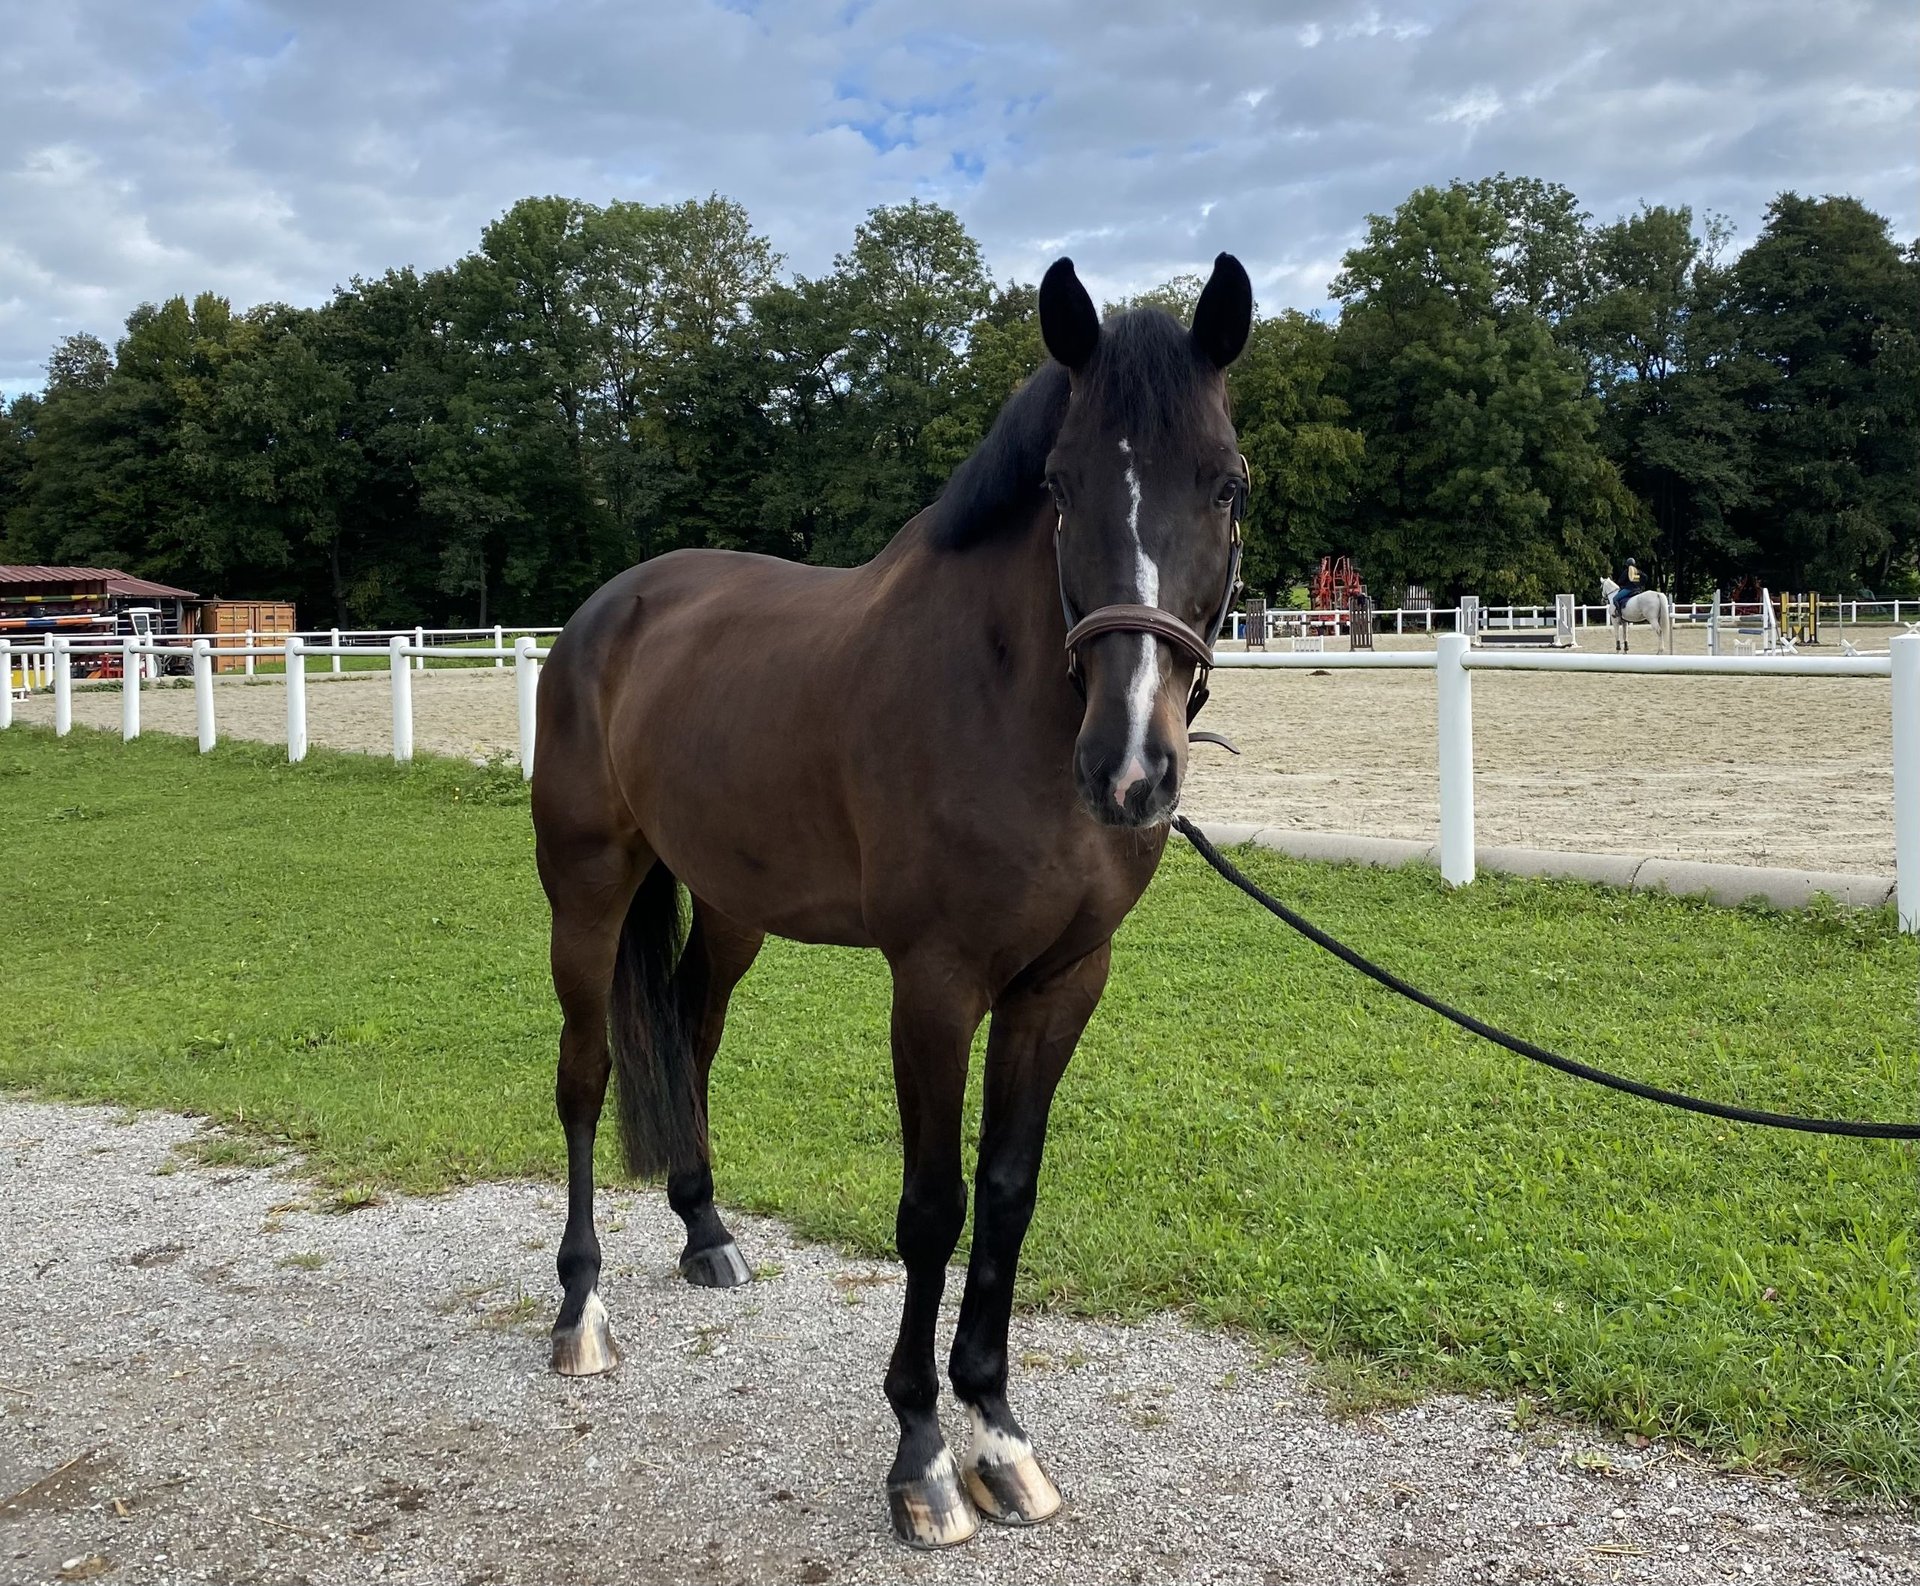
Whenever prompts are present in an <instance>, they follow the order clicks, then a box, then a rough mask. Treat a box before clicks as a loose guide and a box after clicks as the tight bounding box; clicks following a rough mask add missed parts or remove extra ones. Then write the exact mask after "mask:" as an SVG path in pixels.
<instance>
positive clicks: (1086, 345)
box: [1040, 259, 1100, 370]
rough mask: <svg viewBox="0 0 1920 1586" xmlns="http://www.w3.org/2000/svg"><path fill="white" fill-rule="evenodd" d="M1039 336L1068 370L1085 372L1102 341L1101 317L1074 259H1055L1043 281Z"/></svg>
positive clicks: (1042, 278) (1041, 280)
mask: <svg viewBox="0 0 1920 1586" xmlns="http://www.w3.org/2000/svg"><path fill="white" fill-rule="evenodd" d="M1040 336H1041V339H1042V340H1043V341H1045V342H1046V344H1047V351H1048V352H1050V353H1052V354H1053V356H1054V357H1055V358H1056V359H1057V360H1059V362H1061V363H1063V364H1065V365H1066V366H1067V367H1068V368H1069V369H1076V370H1078V369H1084V368H1086V366H1087V360H1088V359H1089V358H1091V357H1092V356H1093V349H1094V347H1095V345H1096V344H1097V343H1098V342H1099V340H1100V315H1099V314H1098V312H1097V311H1096V310H1095V309H1094V306H1093V299H1092V298H1090V297H1088V296H1087V289H1086V288H1085V287H1084V286H1082V285H1081V284H1080V277H1079V276H1077V275H1075V274H1074V273H1073V260H1071V259H1055V260H1054V261H1053V263H1052V264H1051V265H1049V266H1048V267H1047V273H1046V274H1045V275H1044V276H1042V277H1041V279H1040Z"/></svg>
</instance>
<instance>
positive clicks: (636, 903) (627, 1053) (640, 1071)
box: [608, 863, 706, 1178]
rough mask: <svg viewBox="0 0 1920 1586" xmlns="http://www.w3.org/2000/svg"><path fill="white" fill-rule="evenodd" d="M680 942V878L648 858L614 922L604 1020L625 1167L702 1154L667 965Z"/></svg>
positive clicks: (647, 1172) (679, 986)
mask: <svg viewBox="0 0 1920 1586" xmlns="http://www.w3.org/2000/svg"><path fill="white" fill-rule="evenodd" d="M685 946H686V931H685V929H684V928H683V926H682V924H681V920H680V884H679V882H678V881H677V880H675V879H674V875H673V872H672V871H671V870H669V869H668V868H667V867H666V866H665V865H664V864H659V863H655V865H654V867H653V868H652V869H651V870H649V871H648V872H647V875H646V879H645V880H643V881H642V882H641V883H640V889H639V891H637V892H636V893H634V895H633V902H632V903H631V904H630V905H629V906H628V908H627V919H626V923H625V924H624V925H622V926H621V928H620V948H619V952H618V954H617V956H616V957H615V959H614V966H613V998H612V1017H611V1018H610V1019H609V1021H608V1024H609V1032H608V1033H609V1040H610V1045H611V1046H612V1048H613V1069H614V1073H615V1075H616V1076H617V1077H618V1080H619V1084H618V1086H617V1090H618V1097H617V1101H618V1107H619V1117H620V1143H621V1145H622V1147H623V1148H624V1150H625V1152H626V1159H627V1171H628V1172H629V1173H632V1174H634V1175H635V1176H637V1177H642V1178H651V1177H657V1176H659V1175H661V1174H664V1173H668V1172H671V1171H673V1170H675V1169H677V1168H688V1167H692V1166H694V1165H695V1164H697V1163H699V1162H700V1161H702V1160H704V1158H705V1155H706V1143H705V1138H704V1136H705V1129H704V1128H703V1126H702V1120H701V1117H700V1110H701V1109H700V1102H699V1099H698V1097H697V1095H696V1085H697V1076H696V1074H695V1071H694V1070H695V1060H694V1052H693V1020H692V1019H691V1018H690V1017H689V1011H690V1010H689V1008H688V1006H687V996H686V989H687V988H686V986H685V984H684V983H683V977H680V976H677V975H675V973H674V970H675V967H676V965H677V964H678V962H679V959H680V957H681V953H682V950H683V949H684V948H685Z"/></svg>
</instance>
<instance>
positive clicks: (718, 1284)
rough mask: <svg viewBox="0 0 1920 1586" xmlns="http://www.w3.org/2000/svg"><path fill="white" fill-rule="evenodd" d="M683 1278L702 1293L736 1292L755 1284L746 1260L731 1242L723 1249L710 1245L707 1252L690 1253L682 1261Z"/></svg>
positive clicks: (694, 1251) (682, 1257) (681, 1273)
mask: <svg viewBox="0 0 1920 1586" xmlns="http://www.w3.org/2000/svg"><path fill="white" fill-rule="evenodd" d="M680 1276H681V1277H683V1278H685V1279H686V1280H687V1281H688V1282H689V1283H691V1284H694V1285H695V1286H696V1287H699V1288H703V1289H737V1288H739V1287H740V1285H741V1284H743V1283H751V1282H752V1281H753V1274H752V1273H751V1272H749V1271H748V1270H747V1263H746V1258H745V1257H744V1256H742V1255H741V1254H740V1247H739V1246H738V1245H736V1244H735V1243H734V1242H733V1241H732V1240H731V1239H729V1240H728V1241H727V1242H726V1243H725V1244H723V1245H709V1246H707V1248H706V1249H705V1250H689V1251H687V1253H686V1254H685V1255H683V1256H681V1258H680Z"/></svg>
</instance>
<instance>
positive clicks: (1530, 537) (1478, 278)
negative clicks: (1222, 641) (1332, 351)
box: [1333, 186, 1637, 601]
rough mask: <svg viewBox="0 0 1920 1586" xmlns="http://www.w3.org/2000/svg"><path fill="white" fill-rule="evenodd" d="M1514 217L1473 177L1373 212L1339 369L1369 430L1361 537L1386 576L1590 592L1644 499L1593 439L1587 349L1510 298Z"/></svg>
mask: <svg viewBox="0 0 1920 1586" xmlns="http://www.w3.org/2000/svg"><path fill="white" fill-rule="evenodd" d="M1509 240H1510V229H1509V226H1508V223H1507V221H1506V219H1505V218H1504V217H1503V216H1502V214H1501V213H1500V212H1499V211H1498V210H1496V209H1495V208H1494V207H1493V206H1492V205H1490V204H1488V203H1486V202H1484V201H1483V200H1481V199H1480V198H1478V197H1476V196H1475V195H1474V194H1473V193H1472V192H1471V191H1469V190H1467V189H1465V188H1462V187H1457V186H1456V187H1453V188H1447V189H1440V188H1432V187H1428V188H1422V189H1420V190H1419V191H1418V192H1416V193H1414V194H1413V195H1412V196H1411V197H1410V198H1408V199H1407V201H1406V202H1405V203H1403V204H1402V205H1401V206H1400V208H1399V209H1398V210H1397V211H1396V212H1395V213H1394V214H1393V215H1392V216H1380V215H1375V216H1371V217H1369V224H1368V234H1367V238H1366V241H1365V242H1363V243H1362V244H1361V245H1360V246H1359V247H1357V248H1355V249H1354V250H1352V251H1351V252H1350V253H1348V255H1347V256H1346V260H1345V264H1344V268H1343V269H1342V270H1341V273H1340V275H1339V276H1338V277H1337V278H1336V280H1335V282H1334V286H1333V294H1334V295H1335V296H1336V297H1338V298H1339V299H1340V300H1341V302H1342V303H1343V305H1344V312H1343V314H1342V317H1341V323H1340V329H1339V333H1338V336H1337V338H1336V343H1335V347H1336V355H1337V364H1338V369H1339V373H1340V380H1339V382H1338V384H1337V386H1336V394H1337V395H1341V396H1343V397H1344V398H1345V399H1346V401H1347V402H1348V403H1349V405H1350V407H1351V409H1352V413H1353V418H1354V421H1355V424H1356V426H1357V427H1358V428H1359V430H1360V431H1361V433H1362V434H1363V435H1364V436H1365V439H1366V449H1367V456H1368V459H1369V465H1368V467H1367V469H1366V471H1365V473H1364V475H1363V478H1362V485H1361V488H1360V489H1359V490H1358V491H1357V492H1356V495H1355V501H1354V515H1353V527H1354V538H1355V547H1354V549H1355V552H1356V556H1357V559H1358V560H1359V561H1360V564H1361V567H1362V571H1363V572H1364V573H1365V574H1366V576H1367V577H1368V579H1369V580H1370V581H1371V582H1372V583H1373V585H1374V587H1375V588H1376V589H1378V590H1381V591H1383V592H1386V593H1387V594H1389V595H1390V594H1391V592H1392V591H1393V590H1394V589H1395V588H1396V587H1397V586H1401V585H1404V584H1405V583H1407V582H1408V581H1410V580H1411V581H1417V582H1420V583H1424V584H1427V585H1429V586H1430V587H1431V588H1433V590H1434V592H1435V593H1436V594H1440V595H1443V596H1445V597H1452V596H1456V595H1459V594H1462V593H1470V592H1471V593H1478V594H1481V595H1482V596H1483V597H1486V598H1489V599H1496V600H1497V599H1513V600H1530V601H1532V600H1544V599H1546V598H1549V597H1550V596H1552V595H1553V594H1555V593H1557V592H1559V591H1561V590H1569V589H1585V588H1587V587H1589V586H1591V585H1592V584H1594V583H1595V582H1596V581H1597V580H1598V578H1599V576H1600V573H1601V570H1602V569H1603V567H1604V565H1605V563H1606V560H1607V555H1608V551H1609V549H1610V547H1611V546H1612V545H1613V544H1615V543H1616V542H1617V541H1618V539H1619V538H1620V536H1621V535H1622V534H1623V533H1624V532H1625V531H1626V530H1627V529H1628V527H1629V526H1630V525H1631V524H1632V523H1633V521H1634V520H1635V519H1636V517H1637V504H1636V503H1635V502H1634V501H1633V499H1632V497H1631V496H1630V495H1629V494H1628V492H1627V491H1626V489H1625V487H1624V486H1623V485H1622V484H1621V482H1620V479H1619V475H1618V474H1617V473H1616V471H1615V470H1614V468H1613V466H1612V464H1611V463H1610V462H1608V461H1607V459H1606V458H1605V457H1604V456H1603V455H1602V454H1601V452H1600V451H1599V449H1598V448H1597V446H1596V445H1595V443H1594V431H1595V428H1596V424H1597V419H1598V410H1597V404H1596V403H1595V402H1594V400H1593V399H1592V397H1590V396H1589V395H1588V394H1587V392H1586V391H1585V389H1584V386H1585V372H1584V370H1583V369H1582V368H1581V367H1580V365H1579V362H1578V360H1577V359H1576V358H1575V357H1574V356H1573V355H1572V354H1571V353H1569V352H1567V351H1566V350H1564V349H1563V348H1561V347H1560V346H1559V345H1558V344H1557V343H1556V341H1555V339H1554V336H1553V332H1552V330H1551V329H1550V328H1549V326H1548V324H1547V322H1546V321H1545V320H1544V319H1543V318H1542V317H1541V315H1540V314H1539V313H1538V312H1536V310H1535V309H1534V308H1533V307H1532V306H1530V305H1529V304H1527V303H1523V302H1517V301H1514V302H1507V301H1504V299H1505V297H1506V296H1508V295H1510V294H1507V293H1506V291H1505V289H1504V288H1503V286H1502V266H1501V262H1500V254H1501V250H1502V249H1503V248H1504V247H1505V246H1507V244H1508V242H1509Z"/></svg>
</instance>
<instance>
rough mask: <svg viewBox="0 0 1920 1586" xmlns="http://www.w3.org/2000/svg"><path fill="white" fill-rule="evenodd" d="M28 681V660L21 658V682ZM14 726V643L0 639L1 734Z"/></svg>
mask: <svg viewBox="0 0 1920 1586" xmlns="http://www.w3.org/2000/svg"><path fill="white" fill-rule="evenodd" d="M26 680H27V658H26V657H25V656H24V655H23V656H21V657H20V681H21V682H23V683H24V682H26ZM12 725H13V641H12V640H11V639H0V732H4V731H5V730H6V729H7V728H9V727H11V726H12Z"/></svg>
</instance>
